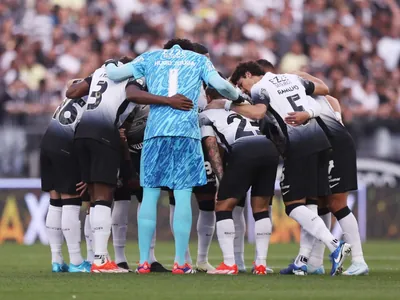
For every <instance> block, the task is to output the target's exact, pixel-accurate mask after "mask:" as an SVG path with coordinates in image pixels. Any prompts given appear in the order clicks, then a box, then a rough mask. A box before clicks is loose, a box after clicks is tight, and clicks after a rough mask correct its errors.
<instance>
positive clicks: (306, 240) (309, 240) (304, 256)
mask: <svg viewBox="0 0 400 300" xmlns="http://www.w3.org/2000/svg"><path fill="white" fill-rule="evenodd" d="M306 207H307V208H308V209H309V210H311V211H312V212H313V213H315V214H317V213H318V205H316V204H307V205H306ZM315 241H316V239H315V238H314V237H313V236H312V235H311V234H309V233H308V232H307V231H306V230H304V228H303V227H302V228H301V230H300V250H299V254H298V255H297V257H296V259H295V260H294V263H295V265H296V266H298V267H301V266H303V265H307V263H308V259H309V257H310V255H311V251H312V248H313V245H314V242H315Z"/></svg>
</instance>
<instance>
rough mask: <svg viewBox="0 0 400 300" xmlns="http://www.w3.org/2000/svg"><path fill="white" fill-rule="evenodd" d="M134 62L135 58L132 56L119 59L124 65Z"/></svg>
mask: <svg viewBox="0 0 400 300" xmlns="http://www.w3.org/2000/svg"><path fill="white" fill-rule="evenodd" d="M132 60H133V58H132V57H130V56H122V57H120V59H119V61H120V62H122V63H123V64H127V63H128V62H131V61H132Z"/></svg>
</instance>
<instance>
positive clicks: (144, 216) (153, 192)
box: [138, 188, 161, 264]
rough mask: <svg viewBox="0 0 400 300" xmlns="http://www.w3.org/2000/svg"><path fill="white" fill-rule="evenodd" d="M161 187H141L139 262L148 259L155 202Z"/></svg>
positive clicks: (155, 208) (154, 215)
mask: <svg viewBox="0 0 400 300" xmlns="http://www.w3.org/2000/svg"><path fill="white" fill-rule="evenodd" d="M160 192H161V189H159V188H143V201H142V204H141V206H140V210H139V217H138V231H139V252H140V263H141V264H143V263H144V262H145V261H148V260H149V251H150V246H151V240H152V238H153V234H154V231H155V230H156V222H157V202H158V198H159V197H160Z"/></svg>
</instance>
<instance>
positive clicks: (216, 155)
mask: <svg viewBox="0 0 400 300" xmlns="http://www.w3.org/2000/svg"><path fill="white" fill-rule="evenodd" d="M203 143H204V145H205V147H206V150H207V154H208V159H209V161H210V164H211V167H212V169H213V171H214V173H215V175H216V176H217V179H218V182H221V179H222V175H223V174H224V169H223V165H222V158H221V155H220V152H219V147H218V143H217V138H216V137H215V136H207V137H205V138H204V139H203Z"/></svg>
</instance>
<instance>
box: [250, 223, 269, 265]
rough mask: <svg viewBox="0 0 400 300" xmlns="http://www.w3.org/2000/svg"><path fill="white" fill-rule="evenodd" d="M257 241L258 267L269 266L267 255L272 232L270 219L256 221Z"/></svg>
mask: <svg viewBox="0 0 400 300" xmlns="http://www.w3.org/2000/svg"><path fill="white" fill-rule="evenodd" d="M254 229H255V239H256V253H257V254H256V255H257V257H256V260H255V262H256V265H257V266H259V265H263V266H267V255H268V246H269V239H270V237H271V232H272V223H271V219H270V218H262V219H260V220H257V221H255V225H254Z"/></svg>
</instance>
